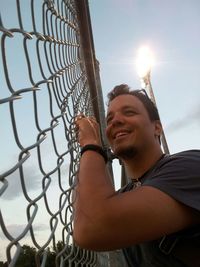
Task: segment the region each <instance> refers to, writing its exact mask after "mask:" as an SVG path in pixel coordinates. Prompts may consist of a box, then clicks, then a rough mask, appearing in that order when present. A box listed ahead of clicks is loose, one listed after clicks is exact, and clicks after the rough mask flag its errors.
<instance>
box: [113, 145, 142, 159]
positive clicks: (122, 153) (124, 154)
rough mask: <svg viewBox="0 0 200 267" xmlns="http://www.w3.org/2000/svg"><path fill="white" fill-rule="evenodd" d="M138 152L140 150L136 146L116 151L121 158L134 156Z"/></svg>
mask: <svg viewBox="0 0 200 267" xmlns="http://www.w3.org/2000/svg"><path fill="white" fill-rule="evenodd" d="M137 153H138V151H137V149H136V148H135V147H128V148H125V149H121V150H119V151H116V153H115V155H116V156H118V157H119V158H121V159H124V160H126V159H131V158H134V157H135V156H136V155H137Z"/></svg>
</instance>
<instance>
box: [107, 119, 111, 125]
mask: <svg viewBox="0 0 200 267" xmlns="http://www.w3.org/2000/svg"><path fill="white" fill-rule="evenodd" d="M111 120H112V118H111V117H109V118H107V119H106V124H107V125H108V124H109V123H110V122H111Z"/></svg>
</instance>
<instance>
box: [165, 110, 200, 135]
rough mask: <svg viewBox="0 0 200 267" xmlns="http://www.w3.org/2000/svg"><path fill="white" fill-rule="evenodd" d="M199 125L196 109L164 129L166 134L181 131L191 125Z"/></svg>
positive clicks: (198, 114) (199, 116)
mask: <svg viewBox="0 0 200 267" xmlns="http://www.w3.org/2000/svg"><path fill="white" fill-rule="evenodd" d="M196 122H199V123H200V108H199V107H198V108H196V109H194V110H193V111H191V112H190V113H189V114H187V115H185V116H183V117H182V118H181V119H178V120H176V121H173V122H172V123H170V124H169V125H167V126H166V127H165V131H166V132H168V133H174V132H176V131H179V130H182V129H184V128H186V127H188V126H190V125H191V124H193V123H196Z"/></svg>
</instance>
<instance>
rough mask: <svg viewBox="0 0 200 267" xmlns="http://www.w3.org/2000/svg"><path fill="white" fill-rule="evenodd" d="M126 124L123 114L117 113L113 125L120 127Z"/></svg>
mask: <svg viewBox="0 0 200 267" xmlns="http://www.w3.org/2000/svg"><path fill="white" fill-rule="evenodd" d="M123 122H124V118H123V116H122V114H120V113H118V112H117V113H115V114H114V116H113V118H112V125H119V124H123Z"/></svg>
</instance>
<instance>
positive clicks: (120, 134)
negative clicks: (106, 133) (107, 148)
mask: <svg viewBox="0 0 200 267" xmlns="http://www.w3.org/2000/svg"><path fill="white" fill-rule="evenodd" d="M126 134H127V133H125V132H121V133H117V134H116V136H115V138H117V137H119V136H122V135H126Z"/></svg>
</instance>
